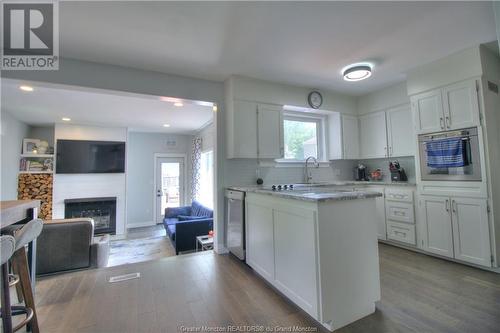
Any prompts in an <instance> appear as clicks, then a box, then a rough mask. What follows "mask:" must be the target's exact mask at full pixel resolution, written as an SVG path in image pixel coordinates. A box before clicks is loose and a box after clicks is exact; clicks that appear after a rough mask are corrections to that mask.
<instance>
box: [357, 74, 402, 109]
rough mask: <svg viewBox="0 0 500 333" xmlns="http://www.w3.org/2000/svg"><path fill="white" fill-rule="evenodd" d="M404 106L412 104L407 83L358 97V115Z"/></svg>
mask: <svg viewBox="0 0 500 333" xmlns="http://www.w3.org/2000/svg"><path fill="white" fill-rule="evenodd" d="M402 104H410V97H408V93H407V91H406V82H401V83H398V84H396V85H393V86H390V87H387V88H384V89H381V90H377V91H375V92H373V93H370V94H367V95H363V96H360V97H358V99H357V114H358V115H363V114H367V113H370V112H376V111H381V110H385V109H388V108H390V107H394V106H398V105H402Z"/></svg>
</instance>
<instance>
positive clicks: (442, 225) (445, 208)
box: [420, 195, 453, 258]
mask: <svg viewBox="0 0 500 333" xmlns="http://www.w3.org/2000/svg"><path fill="white" fill-rule="evenodd" d="M420 206H421V207H420V208H421V217H422V222H423V223H424V226H423V229H424V235H423V237H424V245H423V247H424V250H426V251H429V252H432V253H436V254H439V255H442V256H445V257H450V258H453V236H452V231H451V230H452V226H451V215H450V199H449V198H447V197H435V196H429V195H425V196H424V195H422V196H421V199H420Z"/></svg>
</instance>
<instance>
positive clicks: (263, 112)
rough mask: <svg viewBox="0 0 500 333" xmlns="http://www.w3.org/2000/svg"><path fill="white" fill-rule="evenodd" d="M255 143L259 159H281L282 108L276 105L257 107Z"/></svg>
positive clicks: (282, 145) (282, 148)
mask: <svg viewBox="0 0 500 333" xmlns="http://www.w3.org/2000/svg"><path fill="white" fill-rule="evenodd" d="M257 112H258V113H257V120H258V126H257V141H258V150H257V154H258V157H259V158H283V157H284V152H285V148H284V142H283V108H282V107H280V106H276V105H268V104H258V105H257Z"/></svg>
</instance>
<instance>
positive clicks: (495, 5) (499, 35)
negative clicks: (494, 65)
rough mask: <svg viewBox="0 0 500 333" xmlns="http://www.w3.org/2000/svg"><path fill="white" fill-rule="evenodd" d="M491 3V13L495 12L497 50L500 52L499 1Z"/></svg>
mask: <svg viewBox="0 0 500 333" xmlns="http://www.w3.org/2000/svg"><path fill="white" fill-rule="evenodd" d="M492 2H493V11H494V12H495V23H496V26H497V39H498V49H499V50H500V1H492Z"/></svg>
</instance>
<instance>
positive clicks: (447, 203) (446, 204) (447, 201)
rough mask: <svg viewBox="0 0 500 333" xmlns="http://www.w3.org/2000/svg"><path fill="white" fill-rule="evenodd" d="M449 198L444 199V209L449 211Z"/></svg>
mask: <svg viewBox="0 0 500 333" xmlns="http://www.w3.org/2000/svg"><path fill="white" fill-rule="evenodd" d="M449 205H450V200H448V199H446V203H445V206H446V211H447V212H449V211H450V207H449Z"/></svg>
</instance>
